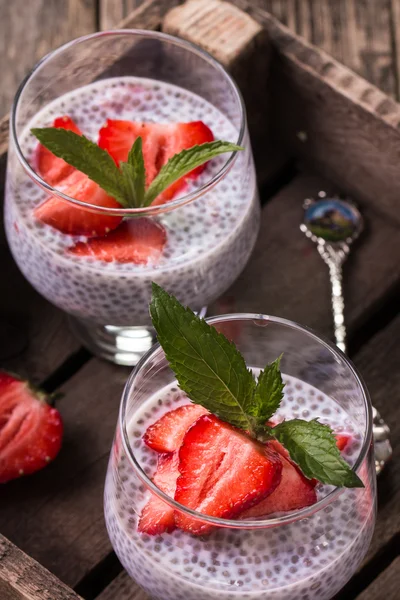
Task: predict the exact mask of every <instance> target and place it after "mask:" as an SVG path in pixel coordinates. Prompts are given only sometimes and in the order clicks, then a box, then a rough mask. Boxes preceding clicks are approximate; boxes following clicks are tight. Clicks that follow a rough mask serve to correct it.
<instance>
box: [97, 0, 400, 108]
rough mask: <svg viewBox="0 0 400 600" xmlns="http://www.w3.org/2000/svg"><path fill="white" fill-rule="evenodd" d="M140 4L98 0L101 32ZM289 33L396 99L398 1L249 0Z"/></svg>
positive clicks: (137, 0) (399, 32)
mask: <svg viewBox="0 0 400 600" xmlns="http://www.w3.org/2000/svg"><path fill="white" fill-rule="evenodd" d="M139 4H140V0H100V25H101V28H102V29H106V28H110V27H113V26H115V25H116V24H117V23H118V22H119V21H120V20H121V19H122V18H124V17H125V16H127V15H128V14H129V11H130V10H132V9H133V7H134V6H136V5H139ZM252 4H253V5H254V6H258V7H260V8H263V9H265V10H267V11H269V12H270V13H271V14H273V15H274V16H275V17H277V18H278V19H279V20H280V21H282V22H283V23H284V24H285V25H287V26H288V27H289V28H290V29H291V30H292V31H295V32H296V33H298V34H299V35H301V36H303V37H304V38H305V39H306V40H307V41H309V42H311V43H312V44H315V45H316V46H318V47H319V48H321V49H323V50H325V51H326V52H328V53H329V54H331V55H332V56H333V57H334V58H336V59H337V60H339V61H340V62H342V63H343V64H345V65H346V66H348V67H350V68H351V69H353V70H354V71H356V72H357V73H359V74H360V75H362V76H363V77H365V78H366V79H367V80H368V81H370V82H371V83H373V84H374V85H376V86H377V87H379V88H381V89H382V90H383V91H384V92H385V93H387V94H389V95H390V96H392V97H394V98H397V99H400V87H399V81H400V76H399V65H400V62H399V57H400V55H399V48H400V45H399V42H400V2H399V0H318V2H310V1H309V0H252Z"/></svg>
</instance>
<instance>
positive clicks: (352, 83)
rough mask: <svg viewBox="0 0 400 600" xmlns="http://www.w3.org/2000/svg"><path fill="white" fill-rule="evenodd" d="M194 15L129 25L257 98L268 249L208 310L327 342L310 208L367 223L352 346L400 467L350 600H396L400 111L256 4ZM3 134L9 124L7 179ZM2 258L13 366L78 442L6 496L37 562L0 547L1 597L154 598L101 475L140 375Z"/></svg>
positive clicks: (139, 17) (11, 517) (254, 128)
mask: <svg viewBox="0 0 400 600" xmlns="http://www.w3.org/2000/svg"><path fill="white" fill-rule="evenodd" d="M193 1H198V2H200V4H198V5H197V6H196V7H195V9H193V4H192V5H189V6H188V7H185V8H184V9H182V8H181V9H180V10H181V11H183V12H181V13H177V12H172V13H171V12H170V10H171V8H173V7H174V6H176V5H178V4H180V2H177V1H167V0H166V1H162V0H147V1H146V2H144V4H143V5H142V6H141V7H140V8H139V9H137V10H136V11H135V12H134V13H133V14H132V15H131V16H130V17H129V18H128V19H127V20H126V21H125V23H124V24H123V26H124V27H135V28H145V29H159V28H162V29H164V30H167V31H170V32H173V33H178V34H179V35H181V36H183V37H187V38H189V39H194V40H196V41H198V42H199V41H200V43H202V44H203V45H204V46H206V47H207V49H209V50H211V51H213V52H214V53H216V54H217V55H218V57H219V58H220V59H221V60H222V61H223V62H224V63H225V65H226V66H227V68H229V69H230V70H231V71H232V72H233V73H234V75H235V77H236V78H237V80H238V82H239V84H240V86H241V88H242V91H243V93H244V96H245V99H246V103H247V106H248V112H249V117H250V119H249V121H250V128H251V133H252V143H253V146H254V152H255V157H256V162H257V170H258V176H259V185H260V193H261V198H262V202H263V212H262V224H261V235H260V237H259V240H258V244H257V247H256V249H255V252H254V254H253V256H252V258H251V260H250V262H249V264H248V266H247V267H246V269H245V271H244V272H243V274H242V275H241V276H240V278H239V279H238V281H237V282H236V283H235V284H234V285H233V286H232V288H231V289H230V290H229V291H228V292H227V294H225V296H224V297H223V298H222V299H221V300H220V301H219V302H217V303H216V304H215V305H214V306H213V307H211V309H212V312H214V313H217V312H222V311H223V312H230V311H234V310H235V311H236V310H238V311H253V312H264V313H270V314H277V315H280V316H283V317H288V318H290V319H293V320H296V321H299V322H301V323H303V324H306V325H309V326H311V327H313V328H315V329H316V330H318V331H319V332H321V333H323V334H325V335H327V336H331V335H332V329H331V317H330V295H329V282H328V276H327V272H326V270H325V267H324V265H323V264H322V262H321V260H320V258H319V257H318V256H317V253H316V251H315V249H314V248H313V247H311V246H310V245H309V243H308V242H307V240H306V239H305V238H304V236H303V234H301V233H300V231H299V222H300V219H301V213H302V211H301V204H302V200H303V199H304V198H306V197H308V196H310V195H314V194H316V193H317V192H318V191H319V190H320V189H324V190H326V191H340V192H343V193H348V194H350V195H352V196H353V197H354V199H355V200H357V201H358V203H359V204H360V206H361V209H362V212H363V213H364V215H365V218H366V222H367V232H366V233H365V235H363V237H362V238H361V240H360V242H359V244H357V246H358V247H357V250H356V251H355V253H354V255H352V257H351V258H350V259H349V262H348V264H347V265H346V271H345V293H346V297H347V304H346V317H347V324H348V330H349V343H350V344H349V345H350V352H351V354H352V356H353V359H354V361H355V363H356V364H357V366H358V367H359V368H360V370H361V372H362V373H363V374H364V377H365V379H366V381H367V384H368V386H369V389H370V391H371V395H372V397H373V401H374V404H375V405H376V406H377V408H378V410H380V411H381V412H382V413H383V414H384V415H385V417H386V418H387V421H388V423H389V425H390V427H391V430H392V441H393V446H394V449H395V458H394V460H393V462H392V464H391V465H390V466H389V467H388V468H387V470H386V471H385V472H384V474H383V475H382V477H381V478H380V482H379V500H380V511H379V516H378V522H377V529H376V533H375V536H374V539H373V543H372V546H371V549H370V551H369V553H368V556H367V558H366V560H365V562H364V565H363V566H362V568H361V569H360V571H359V573H358V574H357V575H355V577H353V579H352V580H351V582H350V583H349V584H348V586H347V587H346V588H345V590H343V591H342V592H341V593H340V594H339V596H338V598H341V599H342V600H344V599H347V598H356V597H357V598H359V599H360V600H361V599H362V600H366V599H367V598H379V597H383V596H380V595H379V594H380V593H381V592H383V590H384V597H385V600H390V599H391V598H395V593H397V590H398V585H399V583H400V582H399V580H398V577H399V571H400V569H399V568H398V567H399V563H398V559H397V561H396V560H395V556H396V554H397V550H396V548H397V549H398V541H399V531H400V516H399V511H398V506H399V502H400V472H399V464H400V456H399V450H398V448H399V447H400V445H399V444H396V441H400V408H399V402H398V400H397V396H398V390H399V389H400V370H399V368H398V367H399V359H400V349H399V345H398V339H399V336H400V318H399V317H398V316H397V317H396V315H397V312H398V306H399V303H398V299H399V288H400V284H399V282H400V260H399V259H400V251H399V230H400V168H399V163H400V160H399V158H400V130H399V125H400V106H399V105H398V104H397V103H395V102H394V101H392V100H391V99H389V98H388V97H387V96H385V95H384V94H383V93H382V92H380V91H379V90H378V89H377V88H375V87H373V86H372V85H371V84H369V83H367V82H366V81H365V80H363V79H361V78H360V77H358V76H357V75H355V74H354V73H353V72H351V71H349V70H348V69H346V68H345V67H343V66H342V65H340V64H338V63H337V62H336V61H334V60H333V59H332V58H331V57H330V56H328V55H326V54H325V53H324V52H321V51H320V50H318V49H317V48H315V47H313V46H311V45H309V44H307V43H306V42H305V41H303V40H302V39H300V38H298V37H296V36H295V35H294V34H292V33H291V32H290V31H289V30H288V29H286V28H285V27H284V26H282V25H281V24H279V23H278V22H277V21H276V20H275V19H274V18H273V17H272V16H270V15H269V14H268V13H266V12H264V11H261V10H259V9H254V8H252V6H251V1H246V0H234V1H233V2H232V4H233V5H234V6H236V7H237V8H239V9H240V11H239V12H236V9H232V7H231V6H230V5H226V4H220V3H219V2H214V0H207V2H206V3H204V0H203V1H201V0H193ZM210 7H211V8H212V9H213V11H214V12H213V17H212V19H210V18H209V10H211V8H210ZM232 10H234V12H233V13H232ZM207 15H208V17H207ZM228 16H229V18H228ZM7 128H8V124H7V122H6V120H5V121H3V122H2V123H1V124H0V151H1V152H2V155H1V158H0V161H1V166H2V178H4V165H5V151H6V147H7V133H6V132H7ZM2 180H3V179H2ZM0 252H1V257H0V260H1V267H2V270H1V273H2V277H3V285H4V284H5V289H6V293H3V294H1V295H0V296H1V297H0V307H1V316H0V319H1V320H0V330H1V332H2V333H3V336H4V339H3V340H2V344H1V353H2V362H3V364H4V366H5V367H7V368H9V369H14V370H16V371H18V372H19V373H21V374H22V375H27V376H29V378H30V379H31V380H33V381H35V382H36V383H39V384H41V385H42V386H43V387H44V388H45V389H47V390H48V391H51V392H52V391H55V390H60V391H62V392H63V394H64V396H63V398H62V399H61V400H60V401H59V404H58V406H59V409H60V410H61V412H62V414H63V418H64V422H65V429H66V433H65V442H64V447H63V450H62V452H61V454H60V456H59V457H58V458H57V460H56V461H55V462H54V463H53V464H51V465H50V466H49V467H48V468H46V469H45V470H44V471H42V472H40V473H38V474H37V475H35V476H33V477H31V478H26V479H22V480H18V481H15V482H12V483H10V484H7V485H6V486H3V487H2V488H1V494H0V531H1V532H2V534H4V535H5V536H7V537H8V538H10V539H11V540H12V542H13V543H14V544H16V545H17V546H18V547H19V548H21V550H23V551H25V552H27V553H28V554H29V555H30V556H31V557H32V558H28V557H27V556H25V555H24V554H23V553H22V552H21V551H20V550H18V549H17V548H16V547H15V546H13V545H12V544H11V543H10V542H8V541H7V540H6V539H5V538H1V537H0V599H1V600H22V599H25V600H26V599H29V600H56V599H65V600H66V599H68V600H70V599H71V600H72V599H73V598H78V597H79V595H80V596H82V597H84V598H85V599H86V600H92V599H93V600H94V599H96V600H114V599H117V600H145V599H146V598H147V596H146V595H145V594H144V592H142V591H140V590H139V588H137V586H136V585H135V584H134V583H133V582H132V581H130V580H129V579H128V577H127V576H126V575H125V573H124V572H123V571H122V568H121V566H120V565H119V563H118V561H117V559H116V556H115V555H114V553H113V552H112V548H111V545H110V542H109V540H108V537H107V534H106V531H105V526H104V522H103V498H102V495H103V485H104V477H105V470H106V466H107V460H108V453H109V449H110V446H111V441H112V436H113V432H114V428H115V424H116V419H117V412H118V406H119V400H120V395H121V391H122V387H123V384H124V382H125V380H126V378H127V375H128V370H127V369H125V368H121V367H116V366H113V365H111V364H107V363H104V362H102V361H100V360H98V359H96V358H93V357H92V356H91V355H90V354H89V353H88V352H87V351H86V350H84V349H82V348H80V347H79V345H78V344H77V342H76V340H75V339H74V338H73V336H72V335H71V333H70V332H69V330H68V327H67V324H66V319H65V316H64V315H63V314H62V313H61V312H60V311H59V310H58V309H56V308H55V307H53V306H51V305H50V304H48V303H47V302H46V301H45V300H44V299H43V298H41V297H40V296H39V295H38V294H36V293H35V292H34V290H33V289H32V288H31V287H30V286H29V284H28V283H27V282H26V281H25V280H24V279H23V277H22V275H21V274H20V273H19V271H18V269H17V267H16V265H15V264H14V262H13V261H12V258H11V256H10V254H9V251H8V248H7V245H6V242H5V239H4V234H2V236H1V238H0ZM392 398H393V401H392ZM33 559H35V560H36V561H38V562H39V563H40V564H41V565H43V566H44V567H46V568H47V569H49V570H50V571H51V572H52V573H54V575H55V576H57V577H58V578H59V579H60V580H61V581H62V582H64V583H61V581H59V580H58V579H57V577H54V576H53V575H50V573H49V572H48V571H46V570H45V568H43V567H41V566H39V565H38V564H37V563H36V562H35V561H34V560H33ZM396 581H397V584H396ZM67 586H69V587H67ZM73 589H74V590H75V591H76V593H75V592H74V591H72V590H73ZM376 590H379V592H377V591H376ZM391 594H392V595H391Z"/></svg>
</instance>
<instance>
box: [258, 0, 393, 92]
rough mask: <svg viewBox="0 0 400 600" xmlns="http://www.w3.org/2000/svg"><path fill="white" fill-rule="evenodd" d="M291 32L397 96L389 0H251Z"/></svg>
mask: <svg viewBox="0 0 400 600" xmlns="http://www.w3.org/2000/svg"><path fill="white" fill-rule="evenodd" d="M253 4H254V5H257V6H258V7H260V8H263V9H265V10H267V11H269V12H270V13H271V14H273V15H274V16H275V17H277V18H278V19H279V20H280V21H282V22H283V23H284V24H285V25H287V26H288V27H289V28H290V29H291V30H292V31H295V32H296V33H298V34H299V35H301V36H303V37H304V38H305V39H306V40H307V41H309V42H311V43H312V44H315V45H316V46H318V47H319V48H320V49H322V50H325V51H326V52H328V53H329V54H331V55H332V56H333V57H334V58H335V59H336V60H338V61H340V62H342V63H343V64H344V65H346V66H347V67H349V68H350V69H353V70H354V71H355V72H356V73H359V74H360V75H362V76H363V77H365V78H366V79H368V81H370V82H371V83H373V84H374V85H376V86H377V87H379V88H380V89H382V90H383V91H384V92H385V93H387V94H389V95H391V96H393V97H397V98H398V81H397V80H398V74H397V60H396V55H395V50H394V47H395V46H394V43H393V42H394V31H393V26H395V24H396V15H395V13H394V11H393V8H392V6H391V2H390V0H372V1H371V0H318V1H311V2H310V0H256V1H255V2H253Z"/></svg>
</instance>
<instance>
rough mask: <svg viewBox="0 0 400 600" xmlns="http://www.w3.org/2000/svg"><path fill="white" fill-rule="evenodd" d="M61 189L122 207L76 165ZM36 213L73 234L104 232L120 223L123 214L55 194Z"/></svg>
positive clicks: (101, 204) (84, 199)
mask: <svg viewBox="0 0 400 600" xmlns="http://www.w3.org/2000/svg"><path fill="white" fill-rule="evenodd" d="M58 189H59V190H60V191H61V192H63V193H64V194H66V195H67V196H70V197H71V198H75V199H76V200H80V201H81V202H87V203H89V204H93V205H95V206H99V207H101V208H121V206H120V204H118V202H117V201H116V200H114V198H112V197H111V196H108V195H107V193H106V192H105V191H104V190H103V189H102V188H101V187H100V186H99V185H97V183H95V182H94V181H92V180H91V179H89V178H88V177H87V176H86V175H84V174H83V173H81V172H80V171H77V170H76V169H75V170H74V171H73V172H72V173H71V174H70V175H68V177H66V178H65V179H63V180H62V181H61V183H60V184H59V185H58ZM34 214H35V217H36V218H37V219H39V221H42V222H43V223H46V224H47V225H50V226H51V227H54V228H55V229H58V231H61V232H62V233H67V234H70V235H84V236H87V237H91V236H101V235H104V234H106V233H108V232H109V231H111V230H113V229H115V228H116V227H118V225H119V224H120V223H121V221H122V217H118V216H117V217H114V216H111V215H110V216H109V215H104V214H100V213H95V212H91V211H90V210H85V209H84V208H81V207H79V206H76V205H74V204H72V202H68V201H67V200H61V199H60V198H57V197H56V196H52V197H51V198H49V199H48V200H46V201H45V202H43V203H42V204H40V205H39V206H38V207H37V208H36V209H35V213H34Z"/></svg>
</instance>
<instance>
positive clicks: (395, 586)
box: [115, 557, 400, 600]
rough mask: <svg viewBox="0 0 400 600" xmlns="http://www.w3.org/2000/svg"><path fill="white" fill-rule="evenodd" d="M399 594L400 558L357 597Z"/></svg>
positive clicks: (370, 599) (394, 598)
mask: <svg viewBox="0 0 400 600" xmlns="http://www.w3.org/2000/svg"><path fill="white" fill-rule="evenodd" d="M399 592H400V557H397V558H396V559H395V560H394V561H393V562H392V564H391V565H390V566H389V567H388V568H387V569H385V571H383V573H382V574H381V575H380V576H379V577H378V578H377V579H375V581H374V582H373V583H372V584H371V585H370V586H369V587H368V588H367V589H366V590H365V591H364V592H362V594H360V595H359V596H357V600H378V598H384V600H398V598H399ZM115 598H119V596H115ZM121 600H122V597H121ZM132 600H133V598H132Z"/></svg>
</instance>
